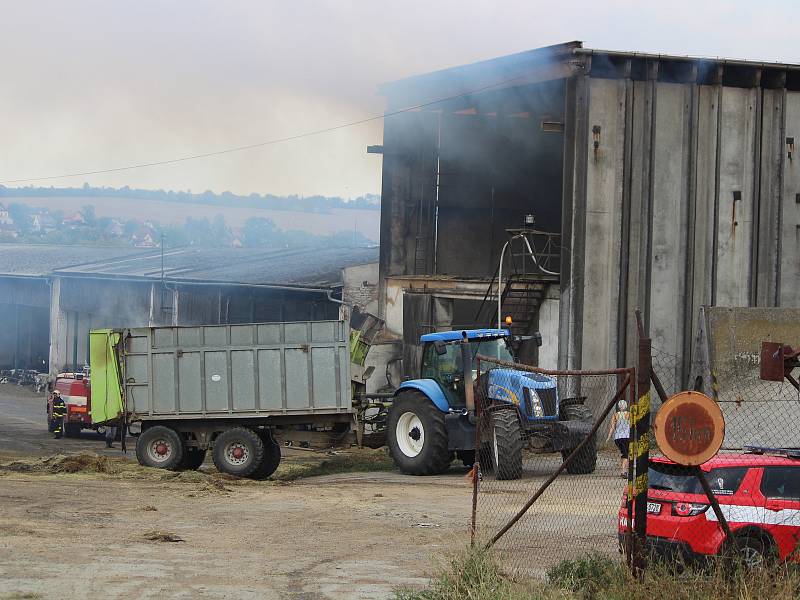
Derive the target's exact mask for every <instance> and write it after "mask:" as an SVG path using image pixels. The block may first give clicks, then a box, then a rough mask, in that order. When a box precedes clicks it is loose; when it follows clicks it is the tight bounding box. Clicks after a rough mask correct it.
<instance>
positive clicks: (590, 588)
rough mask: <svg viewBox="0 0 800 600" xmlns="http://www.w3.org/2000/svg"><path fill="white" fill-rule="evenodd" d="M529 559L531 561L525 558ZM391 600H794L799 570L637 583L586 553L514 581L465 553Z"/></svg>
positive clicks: (722, 570)
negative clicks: (427, 582) (421, 586)
mask: <svg viewBox="0 0 800 600" xmlns="http://www.w3.org/2000/svg"><path fill="white" fill-rule="evenodd" d="M531 560H535V557H533V556H531ZM395 598H396V599H397V600H456V599H461V598H469V599H472V600H555V599H562V600H651V599H652V598H665V599H669V600H734V599H735V600H761V599H766V598H781V599H783V598H786V599H789V598H800V566H798V565H795V564H777V565H773V566H771V567H767V568H762V569H755V570H747V569H744V568H736V567H730V566H727V567H726V566H725V565H723V564H722V563H720V564H718V565H714V566H712V567H710V568H706V569H703V570H692V569H688V570H684V571H682V572H681V573H680V574H676V571H675V569H674V568H672V569H668V568H667V567H666V566H659V565H652V566H651V567H650V568H649V569H648V570H647V571H646V573H645V576H644V578H643V579H642V580H641V581H639V580H638V579H636V578H634V577H632V576H631V575H630V573H629V571H628V569H627V567H626V566H625V565H624V564H623V563H622V562H621V561H618V560H612V559H609V558H606V557H602V556H598V555H587V556H584V557H580V558H577V559H574V560H566V561H563V562H561V563H559V564H558V565H556V566H555V567H553V568H551V569H550V570H549V571H548V574H547V580H538V579H521V578H517V579H514V578H512V577H509V576H508V575H507V574H506V573H504V572H503V569H502V565H501V564H500V563H499V562H498V560H497V558H496V557H495V556H494V555H493V554H491V553H490V552H486V551H483V550H470V551H468V552H465V553H464V554H462V555H459V556H457V557H456V558H455V559H454V560H453V561H452V562H451V563H450V565H449V566H448V567H446V568H445V569H442V570H441V572H439V574H438V575H437V576H436V577H435V578H434V579H433V580H432V581H431V584H430V585H429V586H428V588H426V589H424V590H419V591H413V590H399V591H397V592H396V594H395Z"/></svg>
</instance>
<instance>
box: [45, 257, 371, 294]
mask: <svg viewBox="0 0 800 600" xmlns="http://www.w3.org/2000/svg"><path fill="white" fill-rule="evenodd" d="M377 260H378V248H377V247H369V248H285V249H278V250H276V249H264V248H192V247H186V248H173V249H168V250H166V251H165V252H164V277H166V278H168V279H169V280H170V281H186V282H203V283H224V284H250V285H278V286H290V287H298V288H302V287H330V286H333V285H338V284H340V283H341V278H342V275H341V270H342V268H344V267H349V266H353V265H358V264H365V263H370V262H376V261H377ZM54 272H55V274H57V275H61V276H72V277H102V278H120V279H130V278H136V279H160V278H161V251H160V250H158V249H156V250H151V251H148V252H144V253H141V252H140V253H137V254H133V255H128V256H119V257H111V258H109V259H107V260H98V261H96V262H92V263H87V264H82V265H77V266H71V267H62V268H59V269H54Z"/></svg>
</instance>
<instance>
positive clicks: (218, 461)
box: [211, 427, 264, 477]
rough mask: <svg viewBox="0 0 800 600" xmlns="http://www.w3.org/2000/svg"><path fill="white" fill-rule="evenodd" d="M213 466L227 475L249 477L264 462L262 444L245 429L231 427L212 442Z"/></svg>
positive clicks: (253, 433) (254, 433) (255, 435)
mask: <svg viewBox="0 0 800 600" xmlns="http://www.w3.org/2000/svg"><path fill="white" fill-rule="evenodd" d="M211 456H212V458H213V459H214V465H215V466H216V467H217V469H219V470H220V471H222V472H223V473H227V474H229V475H237V476H239V477H250V476H251V475H252V474H253V473H255V472H256V470H257V469H258V468H259V466H260V465H261V463H262V461H263V460H264V442H263V441H262V440H261V436H259V435H258V434H257V433H256V432H255V431H253V430H252V429H249V428H247V427H233V428H231V429H228V430H226V431H223V432H222V433H220V434H219V435H218V436H217V439H216V440H214V450H213V452H212V453H211Z"/></svg>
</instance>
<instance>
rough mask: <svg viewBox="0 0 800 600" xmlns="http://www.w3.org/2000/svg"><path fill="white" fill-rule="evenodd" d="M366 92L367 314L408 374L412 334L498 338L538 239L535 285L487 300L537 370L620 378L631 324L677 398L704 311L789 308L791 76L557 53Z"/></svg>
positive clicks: (794, 173) (797, 179)
mask: <svg viewBox="0 0 800 600" xmlns="http://www.w3.org/2000/svg"><path fill="white" fill-rule="evenodd" d="M380 91H381V93H382V94H383V95H384V96H385V97H386V100H387V114H388V115H389V116H388V117H387V119H386V123H385V128H384V139H383V145H382V146H373V147H370V148H369V149H368V151H370V152H374V153H381V154H382V155H383V188H382V213H381V234H380V239H381V251H380V264H379V286H380V303H379V304H380V316H381V317H383V318H385V320H386V327H387V335H386V339H387V341H392V340H393V341H394V342H395V343H397V344H398V348H401V347H402V348H405V350H404V351H403V352H402V358H403V367H402V369H403V371H404V373H406V374H408V375H412V374H414V369H415V365H414V363H415V362H416V357H417V355H416V353H415V349H414V348H413V347H412V345H413V343H414V341H415V340H416V339H418V336H419V334H420V333H424V332H425V331H429V330H431V329H443V328H448V327H451V326H454V327H463V326H466V325H481V326H486V325H490V324H496V305H494V306H493V305H492V303H493V302H496V297H497V293H498V290H497V287H496V285H494V284H493V282H495V281H496V273H497V269H498V264H499V261H500V253H501V250H502V248H503V245H504V244H505V242H506V241H507V240H508V239H509V235H508V233H507V230H509V229H516V230H524V229H525V228H526V227H527V228H528V229H535V230H537V231H539V232H542V233H537V234H532V237H537V236H538V237H540V238H542V239H544V245H543V246H541V247H539V248H538V249H537V250H536V251H535V254H536V253H538V254H539V257H540V262H543V261H545V260H547V264H548V265H550V268H545V269H541V268H538V267H536V266H535V265H529V266H528V267H527V268H524V273H522V275H521V276H519V277H517V279H516V285H517V289H516V291H515V290H513V289H512V290H510V292H511V293H509V290H508V289H507V283H508V282H507V281H506V280H504V281H503V286H502V288H501V290H500V291H501V292H502V293H503V294H509V295H508V297H507V298H506V302H504V304H508V305H509V308H508V310H509V311H511V310H512V308H514V307H511V306H510V305H511V304H512V302H511V298H512V296H514V297H517V298H518V299H517V300H516V309H515V310H516V312H517V313H518V314H523V329H524V330H525V331H520V332H521V333H526V332H527V331H530V330H534V329H538V330H541V331H542V333H543V335H544V345H543V347H542V348H541V350H539V351H538V354H537V353H536V351H529V355H530V356H531V360H532V361H538V362H539V364H541V365H542V366H547V367H556V366H558V367H561V368H605V367H610V366H622V365H626V364H633V362H634V356H635V352H636V346H635V336H634V320H633V311H634V309H635V308H636V307H640V308H641V309H642V311H643V313H644V317H645V319H646V321H647V322H648V324H649V327H650V332H651V334H652V337H653V338H654V339H653V343H654V346H655V347H656V348H658V349H659V350H660V351H662V352H665V353H668V354H672V355H675V356H679V357H681V358H682V363H681V364H679V366H678V368H677V369H676V372H675V377H676V380H683V379H685V378H686V376H687V373H688V369H689V365H690V360H691V351H692V346H693V344H692V340H693V338H694V336H695V333H696V317H697V314H698V309H699V307H700V306H701V305H717V306H789V307H791V306H794V307H797V306H800V154H798V150H800V147H799V146H797V145H796V144H795V139H797V141H798V143H800V65H790V64H777V63H759V62H751V61H738V60H724V59H712V58H709V59H705V58H688V57H682V56H664V55H648V54H641V53H636V52H611V51H604V50H592V49H589V48H584V47H583V45H582V44H581V43H580V42H571V43H565V44H560V45H557V46H550V47H546V48H540V49H536V50H531V51H528V52H522V53H520V54H514V55H510V56H504V57H501V58H496V59H493V60H488V61H484V62H479V63H475V64H470V65H466V66H461V67H456V68H452V69H446V70H443V71H437V72H433V73H427V74H423V75H418V76H415V77H410V78H408V79H404V80H401V81H396V82H393V83H388V84H385V85H384V86H382V88H381V90H380ZM443 99H444V100H443ZM434 101H435V102H434ZM411 106H417V107H418V108H417V109H415V110H413V111H409V112H400V113H399V114H393V113H396V111H398V110H401V109H404V108H406V107H411ZM526 215H532V216H533V218H534V220H535V221H534V223H532V224H531V223H528V224H527V225H526V224H525V217H526ZM548 248H549V251H548ZM554 248H555V249H556V250H555V251H553V249H554ZM520 254H521V255H522V258H523V259H524V254H525V253H524V252H517V253H516V254H515V252H514V251H508V252H507V253H506V257H505V262H504V265H503V269H504V273H509V274H515V273H517V274H519V273H520V271H521V270H522V269H523V267H520V266H519V264H518V262H519V260H520ZM515 256H516V260H517V264H516V265H515V264H512V263H513V262H514V260H515ZM539 266H540V267H541V266H542V265H541V264H540V265H539ZM509 285H510V284H509ZM520 297H522V298H523V299H522V300H520V299H519V298H520ZM520 303H523V308H524V310H522V311H520V310H519V305H520ZM505 311H506V306H504V312H505ZM409 348H411V350H409ZM398 352H400V351H399V350H398Z"/></svg>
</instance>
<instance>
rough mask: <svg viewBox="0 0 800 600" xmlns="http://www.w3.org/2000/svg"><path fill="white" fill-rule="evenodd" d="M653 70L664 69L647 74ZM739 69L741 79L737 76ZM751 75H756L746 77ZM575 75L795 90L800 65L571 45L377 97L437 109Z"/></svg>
mask: <svg viewBox="0 0 800 600" xmlns="http://www.w3.org/2000/svg"><path fill="white" fill-rule="evenodd" d="M657 65H663V68H662V69H660V70H659V69H658V68H655V69H653V68H652V67H654V66H656V67H657ZM646 67H649V68H646ZM743 69H744V70H745V71H746V72H745V73H742V72H741V71H742V70H743ZM726 70H727V71H729V73H728V74H726V73H725V71H726ZM750 71H758V72H759V73H758V75H757V76H751V75H750ZM577 73H582V74H587V75H590V76H592V77H602V78H609V77H611V78H618V77H627V78H634V79H638V78H641V79H644V78H653V79H661V78H663V79H665V80H672V79H677V80H686V81H698V82H699V83H723V85H727V84H731V85H734V86H736V87H756V86H762V87H783V86H786V87H791V88H792V89H796V88H800V64H794V63H783V62H766V61H758V60H741V59H731V58H721V57H707V56H680V55H670V54H648V53H643V52H628V51H616V50H603V49H594V48H584V47H583V42H580V41H572V42H565V43H562V44H555V45H552V46H544V47H542V48H536V49H533V50H526V51H524V52H518V53H516V54H509V55H506V56H501V57H498V58H492V59H489V60H482V61H478V62H475V63H470V64H467V65H460V66H455V67H451V68H447V69H441V70H438V71H432V72H430V73H423V74H420V75H414V76H412V77H407V78H404V79H400V80H397V81H392V82H388V83H384V84H383V85H381V86H380V87H379V92H380V93H381V94H383V95H385V96H387V97H388V98H389V100H390V108H399V107H400V106H404V107H407V106H411V105H416V104H422V105H423V106H425V105H428V104H436V105H438V104H439V103H440V102H442V101H444V100H451V99H454V98H457V97H459V96H462V95H474V94H477V93H482V92H488V91H496V90H500V89H503V88H509V87H518V86H521V85H526V84H530V83H538V82H541V81H550V80H553V79H562V78H565V77H569V76H571V75H574V74H577ZM723 78H726V79H723Z"/></svg>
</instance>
